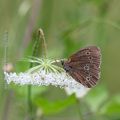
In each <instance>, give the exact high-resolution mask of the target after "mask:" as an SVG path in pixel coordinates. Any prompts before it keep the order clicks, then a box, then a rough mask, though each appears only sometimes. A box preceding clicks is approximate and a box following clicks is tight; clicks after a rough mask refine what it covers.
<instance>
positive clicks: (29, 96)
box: [27, 34, 40, 120]
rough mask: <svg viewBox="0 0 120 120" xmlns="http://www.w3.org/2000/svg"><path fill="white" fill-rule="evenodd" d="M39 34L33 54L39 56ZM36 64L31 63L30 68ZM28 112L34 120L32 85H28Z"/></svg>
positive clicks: (36, 36) (31, 119)
mask: <svg viewBox="0 0 120 120" xmlns="http://www.w3.org/2000/svg"><path fill="white" fill-rule="evenodd" d="M38 37H39V35H38V34H37V35H36V34H35V41H34V47H33V52H32V56H33V57H37V56H38V52H39V46H40V39H38ZM33 66H34V63H30V66H29V68H32V67H33ZM27 89H28V113H29V119H30V120H33V106H32V86H31V85H28V88H27Z"/></svg>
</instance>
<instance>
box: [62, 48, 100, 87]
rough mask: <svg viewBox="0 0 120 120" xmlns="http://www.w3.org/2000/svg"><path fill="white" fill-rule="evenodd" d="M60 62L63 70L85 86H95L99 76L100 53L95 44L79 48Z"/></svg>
mask: <svg viewBox="0 0 120 120" xmlns="http://www.w3.org/2000/svg"><path fill="white" fill-rule="evenodd" d="M61 63H62V65H63V68H64V69H65V71H66V72H67V73H68V74H69V75H70V76H72V77H73V78H74V79H75V80H76V81H78V82H80V83H81V84H82V85H84V86H85V87H88V88H91V87H93V86H95V85H96V83H97V81H98V79H99V78H100V63H101V53H100V48H98V47H96V46H89V47H86V48H84V49H81V50H80V51H78V52H76V53H75V54H73V55H72V56H70V57H69V59H68V60H67V61H61Z"/></svg>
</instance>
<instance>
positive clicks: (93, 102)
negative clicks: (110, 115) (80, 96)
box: [85, 86, 108, 112]
mask: <svg viewBox="0 0 120 120" xmlns="http://www.w3.org/2000/svg"><path fill="white" fill-rule="evenodd" d="M107 98H108V93H107V90H106V89H105V88H104V87H102V86H99V87H95V88H93V89H92V90H91V91H90V92H89V94H88V95H87V96H86V97H85V101H86V102H87V103H88V105H89V106H90V108H91V110H92V111H93V112H96V111H97V110H98V109H99V107H101V105H102V104H103V103H104V101H105V100H106V99H107Z"/></svg>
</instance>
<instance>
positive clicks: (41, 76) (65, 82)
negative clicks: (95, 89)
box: [4, 57, 88, 96]
mask: <svg viewBox="0 0 120 120" xmlns="http://www.w3.org/2000/svg"><path fill="white" fill-rule="evenodd" d="M29 62H36V63H39V65H37V66H35V67H33V68H31V69H29V70H28V71H27V72H24V73H22V72H21V73H18V74H17V73H15V72H14V73H7V72H4V75H5V80H6V81H7V83H8V84H10V83H11V82H13V83H15V84H18V85H38V86H41V85H44V86H48V85H53V86H59V87H60V88H66V90H67V91H70V90H73V92H75V93H76V96H79V95H78V94H79V93H80V94H81V93H82V95H84V94H85V93H84V94H83V92H86V90H85V89H87V91H88V88H85V87H84V86H83V85H82V84H80V83H78V82H77V81H75V80H74V79H73V78H72V77H71V76H69V75H68V74H67V73H66V72H65V71H64V69H62V68H60V67H58V66H56V65H54V64H53V63H54V62H55V61H52V60H48V59H39V58H35V57H34V58H32V59H29ZM84 90H85V91H84ZM77 91H81V92H79V93H77ZM70 93H71V92H69V94H70ZM82 95H81V96H82Z"/></svg>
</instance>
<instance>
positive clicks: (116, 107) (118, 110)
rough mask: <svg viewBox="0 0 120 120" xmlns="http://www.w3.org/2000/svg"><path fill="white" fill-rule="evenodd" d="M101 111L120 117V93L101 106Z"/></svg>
mask: <svg viewBox="0 0 120 120" xmlns="http://www.w3.org/2000/svg"><path fill="white" fill-rule="evenodd" d="M100 112H101V113H102V114H105V115H108V116H119V117H120V95H116V96H114V97H112V98H110V100H109V101H108V102H107V103H106V104H105V105H104V106H103V107H102V108H101V110H100Z"/></svg>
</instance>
